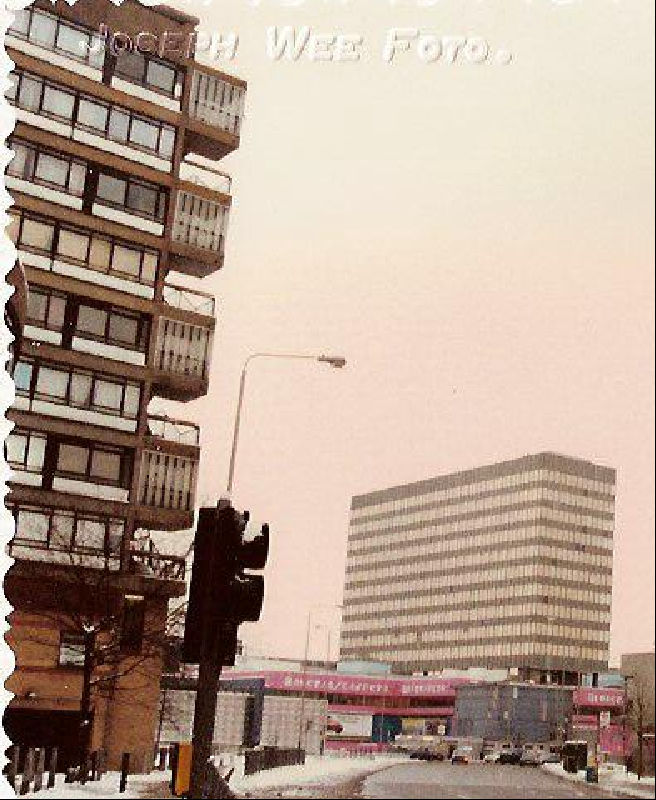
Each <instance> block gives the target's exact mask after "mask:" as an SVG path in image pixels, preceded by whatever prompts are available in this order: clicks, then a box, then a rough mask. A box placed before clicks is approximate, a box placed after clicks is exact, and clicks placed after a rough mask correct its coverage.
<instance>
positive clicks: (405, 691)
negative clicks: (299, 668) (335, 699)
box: [222, 671, 467, 700]
mask: <svg viewBox="0 0 656 800" xmlns="http://www.w3.org/2000/svg"><path fill="white" fill-rule="evenodd" d="M222 677H224V678H225V680H230V679H237V678H247V677H248V678H264V686H265V687H266V688H267V689H278V690H285V689H287V690H288V691H290V692H318V693H321V694H343V695H364V696H365V697H439V698H444V699H448V700H453V699H454V698H455V695H456V689H455V687H456V685H457V684H459V683H467V681H466V680H465V681H463V680H462V679H460V680H458V679H456V680H453V681H450V680H444V679H440V678H435V679H433V678H368V677H366V676H363V675H342V674H340V673H335V672H332V673H318V672H274V671H263V672H249V673H242V672H225V673H224V675H223V676H222Z"/></svg>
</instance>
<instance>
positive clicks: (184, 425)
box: [148, 414, 200, 447]
mask: <svg viewBox="0 0 656 800" xmlns="http://www.w3.org/2000/svg"><path fill="white" fill-rule="evenodd" d="M148 433H149V434H150V435H151V436H157V437H159V438H160V439H166V441H168V442H175V443H176V444H189V445H192V446H194V447H197V446H198V443H199V440H200V428H199V427H198V425H195V424H194V423H193V422H182V421H181V420H177V419H169V417H166V416H161V415H150V414H149V415H148Z"/></svg>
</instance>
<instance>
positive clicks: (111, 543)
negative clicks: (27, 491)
mask: <svg viewBox="0 0 656 800" xmlns="http://www.w3.org/2000/svg"><path fill="white" fill-rule="evenodd" d="M11 511H12V514H13V516H14V520H15V523H16V529H15V530H16V532H15V535H14V539H13V542H14V544H22V545H29V546H32V547H37V548H42V549H44V550H60V551H65V552H70V553H90V554H105V555H118V554H120V551H121V542H122V539H123V533H124V530H125V522H124V520H121V519H114V518H111V517H100V516H96V515H93V514H87V513H84V512H80V511H69V510H66V509H57V508H41V507H37V506H21V507H18V506H15V507H13V508H12V509H11Z"/></svg>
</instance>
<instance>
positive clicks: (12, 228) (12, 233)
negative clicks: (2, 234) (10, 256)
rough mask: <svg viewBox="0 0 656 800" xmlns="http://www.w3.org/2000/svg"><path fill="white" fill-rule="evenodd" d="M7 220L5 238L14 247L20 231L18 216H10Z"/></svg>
mask: <svg viewBox="0 0 656 800" xmlns="http://www.w3.org/2000/svg"><path fill="white" fill-rule="evenodd" d="M9 220H10V222H9V225H7V228H6V232H7V236H8V237H9V238H10V239H11V241H12V242H13V243H14V245H16V243H17V242H18V234H19V231H20V217H19V215H18V214H10V215H9Z"/></svg>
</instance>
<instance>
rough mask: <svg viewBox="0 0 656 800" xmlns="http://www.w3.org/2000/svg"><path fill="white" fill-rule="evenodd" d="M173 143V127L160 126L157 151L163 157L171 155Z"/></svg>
mask: <svg viewBox="0 0 656 800" xmlns="http://www.w3.org/2000/svg"><path fill="white" fill-rule="evenodd" d="M174 144H175V131H174V130H173V128H162V133H161V135H160V138H159V152H160V155H162V156H164V158H171V157H172V156H173V145H174Z"/></svg>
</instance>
